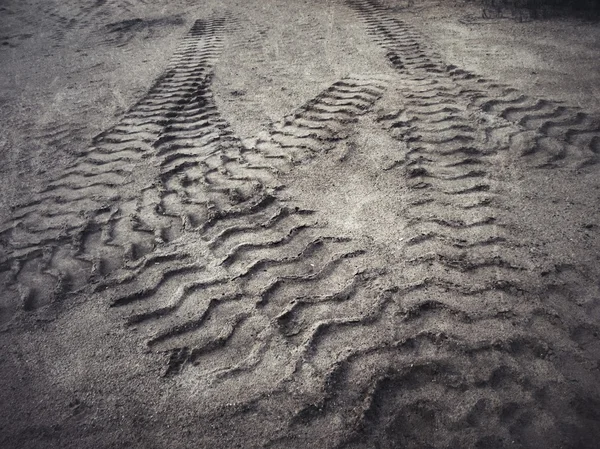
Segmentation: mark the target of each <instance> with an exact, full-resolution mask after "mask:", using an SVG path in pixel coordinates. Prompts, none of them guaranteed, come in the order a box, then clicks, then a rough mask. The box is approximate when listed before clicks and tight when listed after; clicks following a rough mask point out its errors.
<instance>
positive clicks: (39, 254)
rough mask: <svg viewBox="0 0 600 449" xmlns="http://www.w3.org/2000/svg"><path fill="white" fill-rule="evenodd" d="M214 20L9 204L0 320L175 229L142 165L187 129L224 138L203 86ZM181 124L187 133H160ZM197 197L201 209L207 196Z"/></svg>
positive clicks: (53, 298) (213, 47) (80, 283)
mask: <svg viewBox="0 0 600 449" xmlns="http://www.w3.org/2000/svg"><path fill="white" fill-rule="evenodd" d="M223 26H224V20H223V19H214V20H210V21H197V22H196V23H195V24H194V26H193V27H192V29H191V30H190V32H189V33H188V35H187V36H186V37H185V38H184V39H183V42H182V43H181V45H180V48H179V49H178V50H177V51H176V53H175V54H174V56H173V59H172V61H171V63H170V64H169V66H168V67H167V70H166V72H165V73H164V75H163V76H161V77H160V78H159V79H158V80H157V81H156V82H155V84H154V85H153V86H152V87H151V88H150V90H149V92H148V94H147V95H146V96H145V97H144V98H142V99H141V100H140V101H138V103H136V104H135V105H134V106H133V107H132V108H131V109H130V110H129V111H128V112H127V113H126V114H125V115H124V117H123V119H122V120H121V121H120V122H119V123H118V124H117V125H115V126H114V127H113V128H111V129H109V130H107V131H105V132H103V133H101V134H100V135H98V136H96V137H95V138H94V139H93V142H92V146H91V147H89V148H88V149H87V150H86V151H84V152H82V156H81V157H80V158H79V160H78V161H76V162H75V163H74V164H73V165H72V166H71V167H68V168H67V169H65V170H63V171H61V172H59V173H56V174H55V175H54V176H52V177H51V178H49V179H48V180H47V183H46V187H45V188H43V189H42V190H41V191H39V192H36V193H35V194H34V195H32V197H31V198H30V199H29V200H28V201H26V202H24V203H22V204H19V205H17V206H15V207H14V210H13V217H12V220H11V221H10V222H8V223H5V224H4V225H3V227H2V229H1V241H2V244H3V251H2V254H3V257H2V260H0V268H1V269H2V271H5V272H8V273H9V278H10V279H12V284H13V285H14V286H15V288H14V291H15V292H16V296H17V298H16V300H13V301H12V304H7V305H6V306H5V311H6V310H8V312H6V313H5V314H4V315H5V317H4V318H5V319H10V317H11V312H12V313H14V312H16V311H18V310H22V309H25V310H35V309H37V308H39V307H41V306H44V305H48V304H52V303H56V302H57V301H59V300H60V299H62V298H63V297H64V296H65V295H66V294H68V293H69V292H72V291H77V290H79V289H81V288H84V287H85V286H86V285H87V284H88V283H89V282H93V281H97V280H98V279H101V278H102V277H104V276H106V275H108V274H109V273H110V272H112V271H114V270H115V269H116V268H118V267H119V266H121V265H122V264H123V263H124V262H125V261H127V260H136V259H138V258H139V257H141V256H143V255H144V254H146V253H148V252H150V251H152V250H153V249H154V248H155V247H156V246H157V245H160V244H162V242H164V241H168V240H170V239H173V238H176V236H177V235H179V234H180V233H181V231H182V229H183V227H184V225H185V223H180V224H178V225H173V222H174V221H177V220H180V219H181V218H182V217H176V220H175V219H173V217H170V216H168V211H165V210H164V209H165V208H164V205H163V204H161V201H162V199H161V195H162V194H163V192H164V191H165V189H164V188H163V186H162V185H160V183H156V182H155V180H154V176H153V173H152V172H153V171H154V169H152V162H153V161H154V160H155V159H156V158H157V157H159V156H160V155H161V151H163V148H162V147H161V142H164V141H165V139H167V137H166V136H169V138H172V136H173V135H174V134H175V135H177V134H178V133H179V134H183V136H182V137H181V138H180V137H179V136H178V135H177V138H178V139H181V140H183V139H186V138H187V136H188V134H190V133H191V134H192V135H193V137H194V138H195V139H197V141H198V142H199V144H200V145H201V146H203V145H204V146H205V145H207V144H208V142H211V141H212V142H217V141H219V139H221V141H223V142H225V141H226V140H227V139H228V138H229V137H228V136H229V133H230V132H229V131H228V130H226V129H224V125H223V123H222V120H221V119H220V118H219V117H218V115H217V114H216V113H215V109H214V105H213V104H212V97H211V94H210V92H209V91H208V90H207V89H208V85H209V84H210V77H211V66H212V64H213V63H214V61H215V59H216V57H217V56H218V50H219V47H220V45H221V41H222V39H221V37H220V35H221V33H222V30H223ZM182 126H183V127H188V129H189V131H188V130H181V131H175V132H173V131H170V130H171V129H176V130H179V129H180V127H182ZM197 150H198V149H197V148H195V151H197ZM144 181H145V182H147V183H148V185H147V186H146V187H142V188H141V189H140V187H138V186H140V185H143V184H144ZM175 196H176V195H175ZM198 201H199V202H200V203H202V204H201V207H202V208H204V210H206V209H207V207H206V205H207V204H208V202H209V198H200V199H198ZM148 221H150V222H151V224H149V223H147V222H148ZM11 308H12V311H11V310H10V309H11Z"/></svg>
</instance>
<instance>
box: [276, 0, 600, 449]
mask: <svg viewBox="0 0 600 449" xmlns="http://www.w3.org/2000/svg"><path fill="white" fill-rule="evenodd" d="M348 3H349V4H350V5H351V6H352V7H354V8H355V9H356V10H357V11H358V14H359V16H361V18H363V19H364V22H365V23H366V25H367V29H368V30H369V32H370V33H371V34H372V35H373V36H374V38H375V39H376V40H377V41H378V42H379V43H380V44H381V45H382V46H383V47H384V48H385V49H386V50H387V56H388V58H389V60H390V62H391V63H392V64H393V65H394V66H395V67H396V68H397V70H398V76H399V78H398V85H399V88H398V91H397V92H398V94H399V96H400V98H402V107H401V108H400V109H399V110H398V111H396V112H393V113H391V114H386V115H382V116H380V117H379V121H380V123H381V125H382V126H383V127H384V128H385V129H387V130H388V131H389V132H390V134H391V135H392V136H394V137H395V138H396V139H397V140H399V143H401V145H400V146H399V148H401V149H402V157H401V159H400V161H399V162H398V163H397V165H400V167H398V168H396V170H397V171H399V174H401V175H402V178H403V180H404V182H405V183H406V191H407V206H406V208H405V210H404V213H405V216H406V218H407V230H408V236H407V239H406V245H405V248H404V254H403V258H404V260H405V266H404V270H403V274H402V279H401V281H400V282H399V283H398V282H397V281H396V282H394V281H392V282H391V283H390V282H389V281H388V283H387V287H385V284H384V285H383V286H380V287H379V288H378V289H376V288H372V287H371V289H370V294H371V295H372V297H373V298H374V299H373V301H372V302H371V303H370V304H369V307H368V308H367V309H360V308H358V307H355V308H354V310H346V311H345V313H341V314H339V315H338V314H337V313H331V311H330V310H327V311H326V312H322V313H326V317H327V318H326V319H325V320H322V321H320V322H319V321H318V316H319V315H318V313H319V312H318V308H311V307H306V308H298V309H297V311H295V312H294V313H292V314H291V315H292V316H291V317H290V316H286V322H287V323H295V322H305V323H315V322H319V326H318V330H315V331H314V332H313V333H311V334H309V336H308V337H306V339H305V340H304V341H305V344H304V348H305V353H304V356H303V358H302V361H303V362H302V363H301V364H299V365H297V366H296V369H295V371H294V374H293V375H292V378H293V379H294V381H295V382H296V383H297V384H300V385H310V387H307V391H309V392H310V393H308V394H306V397H305V405H304V406H303V407H300V408H299V409H298V410H297V413H296V414H295V418H294V419H293V420H292V422H291V425H290V427H289V428H288V429H286V432H287V434H285V435H282V437H281V438H280V439H276V440H274V441H272V443H271V447H307V446H310V445H313V444H314V435H325V434H327V435H329V439H328V444H329V445H330V446H331V447H353V448H354V447H373V445H375V446H377V447H390V448H391V447H400V446H401V447H488V446H490V445H491V446H497V447H505V446H508V445H509V444H510V443H511V442H512V443H515V444H518V445H520V446H521V447H537V446H544V447H561V445H562V444H563V443H562V442H564V441H565V439H566V438H568V437H571V438H572V437H573V436H575V438H576V439H578V440H577V441H578V442H577V443H574V444H576V445H577V444H579V445H581V446H582V447H592V446H593V444H592V443H591V442H592V441H593V438H594V437H592V436H591V435H596V433H597V432H596V433H594V432H595V430H594V429H597V428H598V422H597V419H596V418H595V417H594V416H592V415H589V414H586V413H585V412H584V411H583V409H585V406H583V405H582V404H584V403H587V402H586V401H587V400H586V399H585V398H586V396H587V395H590V399H589V401H590V402H589V403H590V404H598V403H599V402H598V399H597V395H596V394H595V392H596V391H597V388H595V387H594V385H596V383H597V374H595V372H594V371H593V369H591V367H592V366H593V365H594V363H595V362H594V360H595V357H596V355H595V354H596V353H595V352H594V351H593V350H588V349H586V348H585V347H584V346H582V345H581V344H580V343H579V339H578V338H577V337H576V336H575V335H576V334H577V332H574V331H575V328H574V326H573V323H575V322H578V321H579V320H583V321H584V322H586V328H588V327H589V329H596V331H595V332H597V329H598V326H597V324H595V323H594V322H593V318H590V317H585V316H584V314H582V313H581V311H580V310H578V309H577V308H576V307H575V306H573V305H572V304H570V303H568V302H567V300H566V298H565V297H563V298H562V300H558V301H557V300H556V296H555V300H554V301H550V300H549V295H550V292H552V290H553V289H554V287H553V284H554V281H555V279H556V278H555V274H554V273H549V272H547V271H546V272H543V271H542V269H540V268H539V265H537V264H536V261H535V260H533V259H532V256H531V255H530V254H529V253H528V252H527V251H526V250H525V247H524V246H522V245H520V244H519V243H518V242H520V241H522V239H521V238H519V237H521V236H520V235H519V234H518V232H517V230H516V228H515V227H514V226H513V224H512V222H511V220H510V215H509V213H510V212H511V201H510V197H509V196H508V195H507V193H506V192H507V191H508V190H509V189H508V188H507V186H506V185H505V180H506V178H507V174H506V173H504V172H503V171H505V170H506V169H505V168H503V164H504V162H503V161H504V160H505V158H506V155H507V154H511V153H512V154H514V153H518V151H519V149H520V147H519V145H518V143H517V138H518V136H519V135H522V134H523V132H524V129H526V128H527V127H530V128H536V129H537V128H541V129H542V130H544V131H545V132H548V130H549V129H553V127H554V126H560V127H562V126H563V124H564V123H568V125H566V126H568V127H572V126H573V123H575V121H570V119H569V120H564V121H561V118H562V117H563V114H565V110H564V109H558V110H556V109H550V110H549V109H548V103H549V102H545V101H542V102H539V103H536V104H535V105H533V106H532V105H530V104H529V103H526V104H525V105H523V106H520V105H519V106H514V102H513V101H512V100H509V103H508V105H507V106H506V107H505V106H504V103H503V102H502V100H500V103H502V105H503V106H502V108H501V109H495V107H496V103H493V106H485V105H486V104H487V103H486V102H487V101H490V97H489V96H488V94H487V93H486V92H485V90H484V89H483V88H481V86H482V85H483V86H486V87H487V86H491V88H492V89H496V91H502V89H504V88H503V87H502V86H496V87H494V86H492V83H489V82H486V81H480V80H479V79H478V78H476V77H474V76H473V77H472V76H470V75H469V74H465V73H463V72H461V71H460V70H458V69H456V68H449V67H448V66H445V65H444V64H443V63H442V62H441V61H440V60H439V58H438V57H437V56H436V55H432V54H431V52H430V51H429V50H428V49H426V47H424V46H423V45H422V44H421V43H420V39H419V36H418V34H417V33H415V32H412V31H411V30H409V29H408V27H407V26H406V25H404V24H403V23H402V22H400V21H397V20H395V19H391V18H389V17H388V12H387V9H386V8H384V7H382V6H381V5H379V3H377V2H375V1H350V2H348ZM509 95H512V93H511V94H509ZM527 101H529V99H527V100H526V102H527ZM492 102H493V100H492ZM482 105H484V106H483V107H482ZM568 114H573V112H572V110H571V111H569V112H568ZM557 117H559V120H556V118H557ZM580 117H581V116H580ZM586 117H587V116H586ZM548 120H550V121H551V123H552V125H544V123H546V122H547V121H548ZM540 121H541V122H542V124H541V125H540ZM559 121H560V125H558V124H556V122H559ZM576 123H582V122H581V121H576ZM583 123H584V124H583V125H582V127H583V128H584V129H585V131H584V132H586V133H587V132H590V131H589V130H590V127H591V125H590V122H587V121H585V120H584V121H583ZM592 128H593V127H592ZM563 130H564V128H563ZM536 132H539V130H538V131H536ZM552 133H553V135H552V136H550V137H552V138H554V137H556V136H559V134H560V133H559V132H558V131H552ZM579 135H580V134H579ZM585 136H586V137H589V134H585ZM590 151H591V150H590V149H589V147H587V148H586V146H585V145H580V146H578V147H577V148H576V149H574V150H573V152H568V153H567V154H564V155H563V159H564V162H566V163H569V164H580V163H581V159H582V157H583V156H582V155H586V153H589V152H590ZM548 156H549V155H548V154H547V152H546V154H545V155H544V158H546V160H547V158H548ZM524 157H525V159H526V160H528V161H533V162H534V163H536V164H537V163H539V159H535V158H532V157H530V156H527V155H524ZM550 157H553V156H550ZM545 166H549V165H548V164H547V163H546V164H545ZM559 310H560V312H559ZM294 314H297V315H294ZM288 326H289V325H288ZM590 326H591V327H590ZM289 327H290V328H291V329H292V330H293V329H295V327H294V325H293V324H292V325H291V326H289ZM292 333H293V331H292ZM574 378H577V379H578V384H577V385H574V384H573V382H571V380H570V379H574ZM285 392H286V390H285V388H282V389H281V390H280V393H281V394H282V395H284V394H285ZM592 392H594V393H592Z"/></svg>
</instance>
